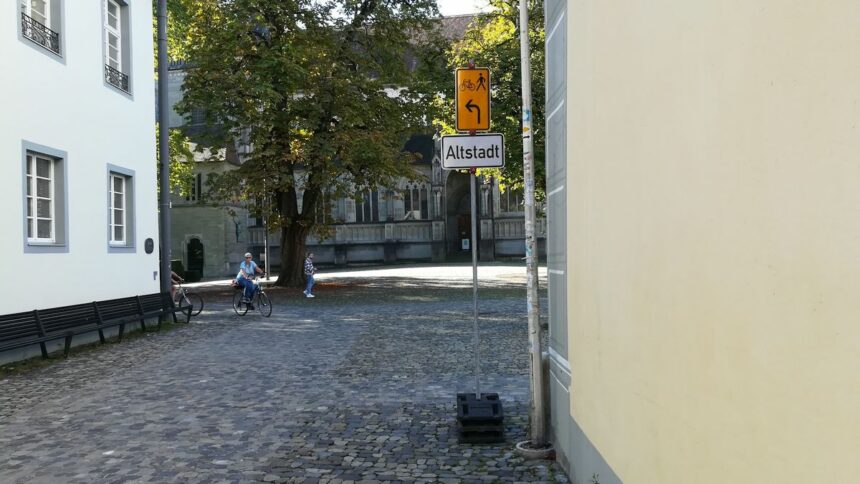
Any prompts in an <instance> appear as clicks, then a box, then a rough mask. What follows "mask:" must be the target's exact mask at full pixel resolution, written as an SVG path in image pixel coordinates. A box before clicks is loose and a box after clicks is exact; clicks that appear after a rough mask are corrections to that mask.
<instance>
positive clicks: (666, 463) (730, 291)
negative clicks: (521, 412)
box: [550, 0, 860, 483]
mask: <svg viewBox="0 0 860 484" xmlns="http://www.w3.org/2000/svg"><path fill="white" fill-rule="evenodd" d="M568 13H569V15H568V16H567V18H566V20H565V21H566V22H567V32H568V40H567V48H568V51H567V83H568V88H567V98H566V99H567V113H568V114H567V132H566V136H567V146H568V150H567V159H568V165H567V176H566V180H567V194H568V195H567V205H566V206H567V215H568V218H567V257H568V269H569V273H568V276H567V295H568V301H567V306H568V337H567V338H568V345H569V361H570V367H571V379H572V383H571V388H570V398H571V404H570V412H571V416H572V417H573V419H574V420H575V421H576V422H577V423H578V425H579V426H580V427H581V428H582V431H583V432H584V434H585V435H586V436H587V437H588V439H589V440H590V441H591V443H592V444H593V445H594V447H595V448H596V449H597V450H598V451H599V452H600V454H601V455H602V456H603V458H605V460H606V462H607V463H608V464H609V466H610V467H611V468H612V469H613V471H614V472H615V473H616V474H617V476H618V477H619V478H620V479H621V480H622V481H624V482H630V483H634V482H635V483H727V482H731V483H787V482H798V483H800V482H803V483H812V482H816V483H817V482H821V483H824V482H826V483H850V482H858V481H860V459H858V456H860V317H858V309H860V28H858V26H860V2H857V1H855V0H829V1H827V2H786V1H783V0H758V1H753V2H749V1H744V2H741V1H725V0H698V1H694V2H689V1H667V0H654V1H650V2H630V1H613V2H599V1H571V2H569V3H568ZM550 223H552V221H550ZM573 459H575V457H573Z"/></svg>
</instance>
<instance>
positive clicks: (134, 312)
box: [0, 293, 191, 358]
mask: <svg viewBox="0 0 860 484" xmlns="http://www.w3.org/2000/svg"><path fill="white" fill-rule="evenodd" d="M177 313H182V315H183V317H184V321H185V322H187V321H190V320H191V307H190V306H188V307H178V306H176V305H175V304H174V302H173V299H172V298H171V297H170V293H155V294H147V295H144V296H132V297H124V298H118V299H111V300H107V301H96V302H92V303H86V304H75V305H72V306H63V307H58V308H51V309H42V310H35V311H28V312H22V313H15V314H7V315H2V316H0V351H4V350H10V349H15V348H23V347H26V346H30V345H34V344H38V345H39V346H40V348H41V350H42V357H43V358H47V357H48V350H47V347H46V346H45V343H47V342H49V341H53V340H58V339H64V340H65V348H64V351H63V355H64V356H65V357H68V356H69V351H70V350H71V346H72V338H73V337H74V336H76V335H79V334H83V333H89V332H91V331H98V334H99V341H100V342H101V343H102V344H104V343H105V336H104V329H106V328H109V327H112V326H119V339H120V340H122V336H123V333H124V332H125V325H126V324H129V323H140V328H141V330H146V320H147V319H150V318H158V329H161V318H162V316H167V315H171V316H172V317H173V321H174V322H177V317H176V314H177Z"/></svg>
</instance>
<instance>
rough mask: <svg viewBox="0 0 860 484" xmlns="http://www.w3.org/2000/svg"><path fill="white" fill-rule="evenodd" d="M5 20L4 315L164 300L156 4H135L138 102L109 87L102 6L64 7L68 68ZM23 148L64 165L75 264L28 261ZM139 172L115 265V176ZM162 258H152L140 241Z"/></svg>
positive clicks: (0, 140) (46, 257)
mask: <svg viewBox="0 0 860 484" xmlns="http://www.w3.org/2000/svg"><path fill="white" fill-rule="evenodd" d="M18 3H19V2H17V1H16V2H12V1H8V0H7V1H5V2H3V6H2V9H0V53H1V54H0V58H2V60H3V66H4V67H3V69H2V71H0V106H3V114H2V116H0V183H2V190H0V206H2V207H3V210H2V211H0V226H2V232H0V234H2V236H0V254H3V257H4V259H5V260H6V261H7V264H6V268H5V271H4V272H5V274H4V277H3V278H2V279H0V302H1V303H2V304H0V313H10V312H16V311H25V310H30V309H36V308H45V307H52V306H61V305H67V304H73V303H79V302H85V301H92V300H94V299H108V298H113V297H121V296H129V295H135V294H143V293H151V292H155V291H157V290H158V281H157V273H156V271H157V270H158V216H157V200H156V162H155V159H156V154H155V136H154V134H155V131H154V125H155V114H154V106H155V99H154V93H153V88H152V86H153V43H152V11H151V9H152V3H151V2H148V1H132V2H129V7H128V8H129V9H130V14H131V15H130V23H131V37H132V45H131V49H132V68H131V75H132V77H131V79H130V82H131V90H132V96H127V95H124V94H122V93H120V92H119V91H117V90H115V89H113V88H112V87H109V86H106V85H105V83H104V71H103V69H104V67H103V65H104V57H103V56H104V53H103V47H102V42H103V40H102V39H103V31H102V1H101V0H86V1H81V0H74V1H71V0H65V2H63V3H64V5H63V6H62V11H63V12H62V13H63V16H64V19H63V24H64V29H63V31H62V32H61V36H62V37H63V41H62V45H63V47H64V52H63V56H62V59H60V58H58V57H57V56H55V55H54V54H52V53H50V52H48V51H47V50H44V49H42V48H41V47H39V46H38V45H35V44H32V43H31V42H30V41H29V40H27V39H21V38H20V37H19V34H18V32H19V25H20V14H19V10H18ZM22 140H27V141H30V142H33V143H37V144H40V145H45V146H49V147H51V148H54V149H57V150H62V151H65V152H66V153H67V154H68V161H67V164H66V167H67V176H68V220H69V231H68V244H69V245H68V248H69V250H68V252H66V253H50V254H40V253H36V254H33V253H25V251H24V245H25V238H24V233H23V231H24V224H23V222H22V218H23V216H24V215H23V214H24V211H23V210H24V208H23V203H24V201H23V200H24V198H23V193H22V191H23V189H24V187H23V181H22V180H23V177H24V173H23V169H24V168H23V161H22ZM108 164H111V165H117V166H120V167H123V168H126V169H129V170H134V172H135V195H134V196H135V200H134V204H135V212H136V217H135V218H136V221H135V236H134V243H135V250H134V252H131V253H109V252H108V240H107V237H108V236H107V223H108V222H107V221H108V206H107V165H108ZM146 238H152V239H153V240H154V242H155V251H154V252H153V253H152V254H146V253H145V251H144V240H145V239H146Z"/></svg>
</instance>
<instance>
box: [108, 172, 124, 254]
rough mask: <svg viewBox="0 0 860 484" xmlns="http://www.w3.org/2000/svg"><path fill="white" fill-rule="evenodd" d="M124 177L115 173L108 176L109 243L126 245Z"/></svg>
mask: <svg viewBox="0 0 860 484" xmlns="http://www.w3.org/2000/svg"><path fill="white" fill-rule="evenodd" d="M127 193H128V191H127V189H126V177H125V176H123V175H119V174H116V173H112V174H111V176H110V243H111V245H126V242H127V240H128V238H127V228H128V221H127V210H128V202H127V201H126V200H127V198H126V197H127Z"/></svg>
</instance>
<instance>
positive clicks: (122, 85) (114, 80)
mask: <svg viewBox="0 0 860 484" xmlns="http://www.w3.org/2000/svg"><path fill="white" fill-rule="evenodd" d="M105 80H106V81H107V82H108V83H110V84H111V85H113V86H115V87H117V88H119V89H122V90H123V91H125V92H129V91H128V75H127V74H123V73H122V72H120V71H118V70H116V69H114V68H113V67H111V66H109V65H107V64H105Z"/></svg>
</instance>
